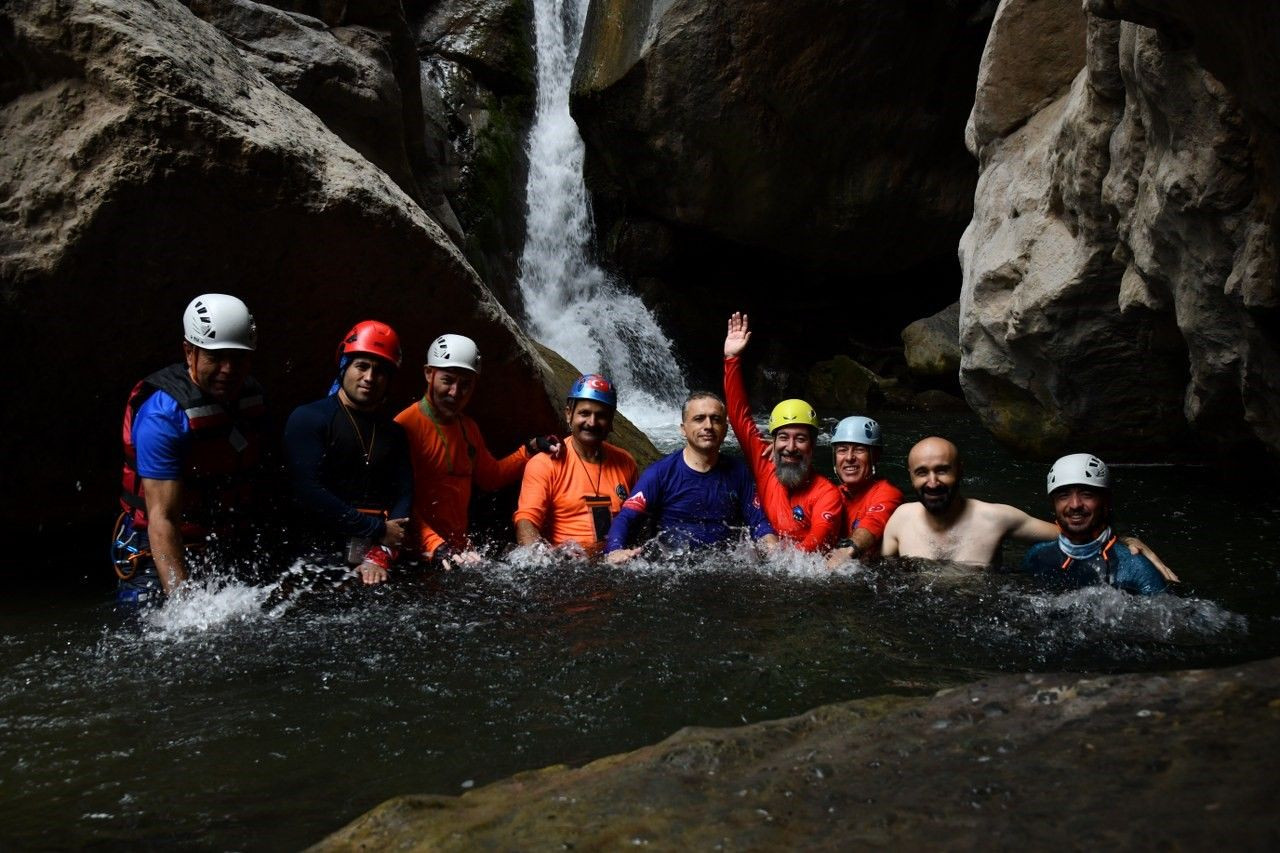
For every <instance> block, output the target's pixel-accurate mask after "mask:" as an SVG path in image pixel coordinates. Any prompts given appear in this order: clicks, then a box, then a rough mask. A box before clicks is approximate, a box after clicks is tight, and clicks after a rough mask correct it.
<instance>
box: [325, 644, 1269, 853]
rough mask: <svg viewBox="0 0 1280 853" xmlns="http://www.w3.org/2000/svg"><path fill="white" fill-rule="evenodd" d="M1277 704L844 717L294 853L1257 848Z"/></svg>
mask: <svg viewBox="0 0 1280 853" xmlns="http://www.w3.org/2000/svg"><path fill="white" fill-rule="evenodd" d="M1278 690H1280V662H1278V661H1277V660H1276V659H1272V660H1267V661H1262V662H1259V663H1252V664H1246V665H1242V666H1233V667H1228V668H1225V669H1221V670H1202V671H1192V672H1180V673H1164V674H1157V675H1149V674H1140V675H1109V676H1102V677H1080V676H1079V675H1069V674H1056V675H1055V674H1042V675H1011V676H1002V677H999V678H992V679H989V680H986V681H979V682H975V683H973V684H968V685H965V686H963V687H958V688H955V689H953V690H945V691H942V692H940V693H939V694H938V695H936V696H933V697H929V698H909V697H902V696H881V697H877V698H873V699H861V700H857V701H854V702H847V703H843V704H840V705H827V706H824V707H822V708H817V709H815V710H813V711H810V712H809V713H806V714H802V715H800V716H797V717H792V718H790V719H785V720H775V721H770V722H765V723H757V724H755V725H751V726H743V727H741V728H736V729H693V728H690V729H683V730H681V731H679V732H677V733H676V734H674V735H672V736H671V737H670V738H668V739H667V740H665V741H663V742H661V743H658V744H655V745H653V746H648V747H644V748H642V749H638V750H636V751H635V752H631V753H626V754H623V755H614V756H609V757H608V758H602V759H600V760H598V761H593V762H592V763H590V764H588V765H586V766H585V767H580V768H574V769H570V768H566V767H563V766H558V767H548V768H545V769H543V770H538V771H531V772H528V773H521V774H518V775H516V776H513V777H511V778H510V779H506V780H503V781H500V782H495V783H493V784H492V785H488V786H485V787H482V788H478V789H476V790H474V791H470V792H468V793H465V794H463V795H462V796H460V797H448V796H430V795H409V796H403V797H397V798H396V799H393V800H389V801H387V802H386V803H383V804H382V805H380V806H378V807H377V808H375V809H373V810H372V811H370V812H368V813H367V814H365V815H363V816H362V817H360V818H358V819H356V820H355V821H353V822H352V823H351V824H350V825H348V826H347V827H345V828H343V829H341V830H339V831H337V832H335V833H334V834H333V835H331V836H329V837H328V838H326V839H325V840H323V841H322V842H320V843H319V844H317V845H316V846H315V847H313V848H311V849H312V850H316V851H328V850H381V849H397V850H476V849H488V850H563V849H570V848H572V849H586V850H597V849H618V848H621V847H623V846H626V847H631V846H648V847H651V848H653V849H659V850H694V849H697V850H705V849H725V850H812V849H820V850H826V849H832V850H835V849H841V850H847V849H861V848H869V847H876V848H885V849H905V850H936V849H946V850H958V849H966V850H967V849H980V848H986V847H990V846H991V845H992V839H998V843H997V845H996V846H998V847H1001V848H1009V849H1013V848H1019V849H1057V848H1062V847H1068V848H1073V849H1074V848H1135V847H1136V848H1144V849H1148V848H1153V849H1191V850H1195V849H1202V848H1208V847H1213V846H1222V845H1226V846H1228V847H1240V848H1244V849H1255V848H1256V849H1261V848H1269V847H1273V846H1274V845H1275V841H1276V822H1275V813H1276V808H1277V807H1278V806H1280V796H1277V793H1276V786H1275V784H1274V775H1275V773H1274V766H1273V765H1274V761H1273V759H1272V757H1271V756H1273V755H1274V753H1275V750H1276V748H1277V746H1280V744H1278V743H1277V741H1278V740H1280V738H1278V737H1277V733H1278V732H1280V727H1277V723H1278V722H1280V706H1278V703H1277V699H1276V695H1277V691H1278Z"/></svg>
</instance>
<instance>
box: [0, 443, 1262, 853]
mask: <svg viewBox="0 0 1280 853" xmlns="http://www.w3.org/2000/svg"><path fill="white" fill-rule="evenodd" d="M882 420H883V421H884V422H885V423H886V425H887V426H886V428H887V430H888V431H889V436H890V439H889V440H890V446H889V448H888V450H887V452H886V457H885V461H884V463H883V464H882V468H884V469H885V470H886V471H888V473H889V475H890V477H891V478H892V479H894V480H895V481H896V482H898V483H899V485H905V478H904V477H903V476H902V473H901V462H900V460H901V459H902V457H903V456H904V455H905V452H906V448H907V447H908V446H909V445H910V443H911V442H913V441H914V440H915V439H916V438H918V437H919V436H920V435H921V434H922V433H921V431H920V429H919V427H918V426H916V425H914V424H912V423H910V422H907V421H905V420H904V421H902V422H900V423H894V422H893V421H892V419H887V418H886V419H882ZM949 426H950V427H951V428H952V430H953V432H952V434H953V435H954V434H955V429H957V427H956V425H955V424H951V425H949ZM958 440H959V441H960V444H961V447H962V448H964V449H966V450H967V451H968V452H969V458H968V464H969V471H970V473H971V474H972V482H971V485H970V488H971V493H972V494H975V495H976V496H980V497H985V498H989V499H1001V500H1005V501H1008V502H1011V503H1015V504H1018V505H1021V506H1025V507H1028V508H1037V507H1039V506H1041V505H1042V502H1044V495H1043V488H1044V486H1043V476H1044V474H1043V466H1042V465H1038V464H1033V463H1023V462H1017V461H1014V460H1010V459H1008V458H1007V457H1006V456H1005V455H1004V454H1003V452H1002V451H1000V450H999V449H998V448H995V447H993V446H991V445H990V444H989V442H987V443H984V442H983V440H982V437H981V435H980V434H978V433H977V432H976V431H974V432H973V434H961V435H959V436H958ZM827 452H828V453H829V451H827ZM895 460H899V461H895ZM824 464H826V462H825V461H824ZM1117 472H1118V476H1122V480H1121V482H1122V484H1123V486H1122V488H1123V489H1124V491H1123V492H1122V495H1121V498H1122V499H1121V508H1122V509H1123V511H1124V522H1125V524H1124V526H1125V527H1126V528H1127V529H1137V530H1138V531H1139V532H1140V533H1141V534H1142V535H1143V536H1145V537H1146V538H1147V539H1148V540H1149V541H1150V542H1151V543H1152V544H1153V545H1155V546H1156V548H1157V549H1158V550H1159V551H1160V553H1161V555H1162V556H1163V557H1164V558H1165V559H1166V560H1167V561H1168V562H1169V563H1170V564H1171V565H1173V566H1174V568H1175V569H1177V570H1178V571H1179V573H1180V574H1181V575H1182V576H1183V578H1184V580H1185V581H1186V583H1185V584H1184V585H1183V587H1182V589H1181V590H1180V595H1179V596H1163V597H1157V598H1154V599H1139V598H1133V597H1129V596H1126V595H1124V594H1123V593H1118V592H1115V591H1113V590H1111V589H1108V588H1095V589H1087V590H1082V591H1077V592H1071V593H1066V594H1046V593H1043V592H1040V591H1038V590H1036V589H1035V588H1033V587H1032V586H1030V585H1029V584H1028V583H1027V581H1026V579H1024V578H1022V577H1020V576H1017V575H1014V574H998V573H994V572H989V573H974V572H971V571H968V570H960V569H957V568H955V567H947V566H938V565H928V564H915V563H903V564H896V565H889V564H883V565H878V566H861V565H857V564H851V565H850V566H848V567H846V568H844V569H841V570H840V571H838V572H835V573H830V572H828V571H826V570H825V569H824V568H823V567H822V564H821V563H820V562H819V561H817V560H816V559H815V558H813V557H809V556H806V555H800V554H794V553H789V554H786V555H783V556H780V557H777V558H770V559H768V560H760V559H759V558H757V557H756V556H755V555H754V553H753V552H752V551H751V549H750V548H749V547H746V546H739V547H738V548H736V549H734V550H731V551H729V552H726V553H718V554H712V555H705V554H704V555H698V556H689V555H666V556H662V557H653V558H647V559H642V560H638V561H636V562H635V563H633V564H630V565H628V566H627V567H626V568H623V569H618V568H609V567H604V566H598V565H596V566H591V565H584V564H580V563H576V562H572V561H565V560H563V559H559V558H557V557H556V556H555V555H552V554H548V553H546V552H542V551H538V550H537V549H521V550H520V551H517V552H515V553H514V554H513V555H512V556H511V557H510V558H507V559H500V558H495V559H494V560H492V561H491V562H490V563H488V564H486V565H484V566H481V567H476V568H469V569H465V570H460V571H457V572H454V573H450V574H447V575H431V576H419V577H414V578H407V579H404V580H402V581H401V582H399V583H398V584H397V585H395V586H388V587H375V588H363V587H361V586H359V585H358V584H354V583H352V579H351V578H350V577H349V576H348V575H347V573H345V572H344V571H343V570H341V569H334V568H323V567H311V566H307V565H305V564H298V565H296V566H294V567H292V568H291V570H290V571H289V572H288V573H287V574H286V575H285V577H284V579H283V580H282V583H281V584H280V585H279V586H275V587H272V586H267V587H250V586H243V585H237V584H231V585H226V586H218V585H216V584H210V585H206V586H204V587H201V588H198V589H196V590H193V591H192V592H191V594H190V595H188V596H187V597H186V598H185V599H184V600H182V601H175V602H171V603H170V604H169V605H167V606H166V607H165V608H163V609H162V610H158V611H153V612H150V613H146V614H143V615H141V616H135V617H132V618H124V617H121V616H118V615H115V614H113V613H112V611H111V610H110V606H109V604H107V603H105V598H106V596H105V595H104V596H102V598H101V599H99V600H94V601H81V602H77V601H68V600H65V599H61V598H58V597H57V596H55V595H54V594H44V595H36V594H32V595H28V596H26V597H15V596H10V597H8V598H7V599H5V600H4V601H3V603H0V612H2V613H3V619H2V621H0V625H2V626H3V627H2V628H0V786H2V790H3V791H4V796H3V797H0V847H6V848H8V847H21V848H29V847H47V846H55V847H77V846H86V845H91V844H104V845H108V846H125V845H129V846H136V845H138V844H151V845H157V846H159V845H164V846H180V847H195V848H202V849H203V848H219V849H227V848H235V849H280V848H296V847H299V846H302V845H304V844H306V843H308V842H311V841H315V840H317V839H318V838H319V837H320V836H321V835H323V834H324V833H326V832H328V831H330V830H332V829H334V828H336V827H338V826H340V825H341V824H343V823H344V822H346V821H348V820H350V819H352V818H354V817H355V816H356V815H358V814H359V813H361V812H362V811H364V810H366V809H368V808H370V807H372V806H374V805H376V804H377V803H378V802H380V801H382V800H384V799H386V798H387V797H390V796H394V795H396V794H401V793H409V792H436V793H461V792H462V791H463V790H464V789H465V787H469V786H472V785H483V784H485V783H487V782H490V781H493V780H495V779H498V778H501V777H504V776H507V775H509V774H511V773H513V772H516V771H519V770H525V769H530V768H535V767H541V766H545V765H548V764H555V763H570V764H576V763H581V762H585V761H588V760H590V759H592V758H595V757H598V756H601V755H605V754H608V753H612V752H617V751H620V750H626V749H631V748H634V747H637V746H640V745H642V744H646V743H651V742H653V741H656V740H658V739H660V738H662V737H665V736H666V735H668V734H670V733H672V732H673V731H675V730H676V729H678V728H680V727H682V726H685V725H716V726H722V725H734V724H740V723H743V722H753V721H757V720H762V719H769V718H775V717H780V716H786V715H790V714H795V713H799V712H800V711H803V710H805V709H807V708H810V707H812V706H814V705H818V704H821V703H824V702H833V701H839V700H844V699H851V698H857V697H860V696H869V695H876V694H880V693H885V692H897V693H903V692H912V693H926V692H930V691H933V690H936V689H938V688H939V687H943V686H947V685H952V684H956V683H960V682H964V681H968V680H972V679H975V678H981V677H984V676H986V675H989V674H991V673H996V672H1016V671H1024V670H1029V669H1030V670H1045V671H1048V670H1058V669H1070V670H1077V671H1099V670H1103V671H1117V670H1133V669H1144V670H1153V669H1172V668H1183V667H1198V666H1209V665H1215V664H1220V663H1225V662H1229V661H1237V660H1244V659H1250V658H1256V657H1262V656H1265V655H1272V654H1276V653H1277V650H1280V627H1278V624H1277V621H1276V617H1275V616H1274V613H1275V612H1276V604H1277V602H1278V601H1280V594H1278V591H1280V582H1278V581H1277V573H1276V567H1277V563H1278V561H1277V553H1278V550H1280V549H1278V547H1277V545H1276V543H1277V542H1280V536H1277V535H1276V534H1277V532H1278V531H1277V528H1280V522H1278V519H1277V515H1276V512H1275V510H1274V509H1272V508H1271V506H1270V505H1269V504H1267V503H1264V502H1261V501H1257V500H1254V499H1253V498H1251V497H1250V496H1248V495H1239V494H1235V493H1234V492H1233V491H1232V489H1231V488H1230V487H1226V486H1222V485H1215V483H1214V481H1213V480H1212V479H1208V478H1206V477H1204V476H1202V474H1203V473H1204V472H1197V471H1195V470H1192V471H1188V470H1186V469H1161V468H1154V469H1147V468H1144V469H1125V468H1123V467H1120V468H1118V469H1117ZM1204 507H1211V508H1212V509H1213V511H1212V512H1206V511H1204ZM1206 543H1212V546H1213V547H1212V549H1209V547H1208V546H1207V545H1206ZM1008 563H1009V565H1016V549H1014V550H1012V551H1011V552H1010V559H1009V561H1008ZM104 570H105V567H104Z"/></svg>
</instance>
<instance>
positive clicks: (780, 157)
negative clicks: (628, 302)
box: [571, 0, 991, 382]
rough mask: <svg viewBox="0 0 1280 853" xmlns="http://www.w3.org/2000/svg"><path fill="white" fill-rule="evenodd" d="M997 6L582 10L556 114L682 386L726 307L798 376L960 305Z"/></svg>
mask: <svg viewBox="0 0 1280 853" xmlns="http://www.w3.org/2000/svg"><path fill="white" fill-rule="evenodd" d="M990 13H991V5H990V4H989V3H985V2H981V1H980V0H962V2H949V1H948V0H931V2H927V3H924V4H919V3H917V4H897V3H883V2H877V0H858V2H846V3H837V4H832V3H826V2H819V0H795V1H794V2H785V3H780V2H776V0H742V2H732V3H727V2H714V3H707V2H704V0H643V2H629V1H628V2H624V0H600V2H593V3H592V4H591V7H590V13H589V15H588V18H587V21H586V26H585V29H584V34H583V40H582V50H581V52H580V53H579V56H578V64H577V67H576V69H575V74H574V82H573V92H572V103H571V106H572V110H573V115H574V118H575V119H576V120H577V122H578V125H579V128H580V129H581V131H582V135H583V139H584V141H585V143H586V146H587V162H586V178H587V183H588V186H589V188H590V189H591V192H592V195H593V199H594V202H595V213H596V221H597V223H598V225H599V227H600V231H601V234H602V246H603V247H604V250H605V260H606V262H607V263H608V264H609V265H610V266H611V267H612V268H614V269H615V270H616V271H618V272H619V273H620V274H621V275H622V277H623V278H625V279H626V280H627V281H629V282H639V283H640V284H641V286H642V291H643V292H644V293H645V297H646V299H648V300H649V301H650V303H651V304H654V305H656V306H658V310H659V315H660V318H661V319H662V320H663V322H664V325H665V326H666V327H667V328H669V329H671V330H673V332H674V335H673V337H674V338H675V339H676V340H677V342H678V343H679V344H680V345H681V347H682V348H683V349H684V350H685V354H686V355H687V356H688V357H689V359H690V367H691V369H692V370H693V372H694V373H695V378H697V379H698V380H700V381H703V382H706V381H709V380H712V379H714V376H710V375H709V376H702V375H698V374H699V371H700V370H702V369H703V367H702V366H703V365H710V366H711V370H710V371H709V372H710V373H712V374H713V373H714V367H715V365H716V363H717V362H718V359H717V358H716V352H717V347H718V346H719V341H718V339H719V338H721V337H722V336H723V323H724V317H725V316H726V315H727V314H728V313H729V312H731V311H732V310H735V309H738V310H746V311H748V312H750V313H752V315H753V316H755V317H758V318H760V320H761V321H762V323H763V324H764V325H762V326H761V330H762V331H763V332H765V333H766V334H767V335H769V336H784V337H785V338H786V339H787V340H788V341H789V346H788V348H787V350H786V351H785V352H784V353H783V357H784V359H786V361H787V364H786V366H787V367H788V369H791V370H797V369H801V367H802V366H803V365H807V364H809V363H812V362H813V361H817V360H821V359H825V358H830V357H832V356H834V355H836V354H838V353H841V352H849V351H851V350H852V349H853V348H854V346H855V345H856V343H858V342H872V343H878V344H889V343H895V340H894V338H895V337H896V331H897V330H898V329H900V328H901V327H902V326H903V325H905V323H906V322H908V321H910V320H911V319H914V318H915V317H918V316H919V312H920V311H921V309H922V308H924V309H927V310H937V309H938V308H941V307H943V306H944V305H947V304H949V303H951V302H954V301H955V294H956V290H957V287H958V283H959V276H958V271H957V269H956V267H955V262H954V255H953V252H954V246H955V241H956V240H957V239H958V237H959V235H960V233H961V231H962V229H963V227H964V223H965V222H966V221H967V220H968V218H969V216H970V212H971V210H972V199H973V186H974V175H973V169H972V164H971V161H969V159H968V157H967V155H966V154H965V152H964V147H963V143H962V137H963V128H964V123H965V119H966V117H967V114H968V107H969V104H970V102H971V101H970V99H971V97H972V81H973V79H974V75H975V73H976V68H977V63H978V58H979V56H980V54H981V51H982V44H983V41H984V39H985V35H986V29H987V26H988V24H989V21H990ZM784 289H785V291H786V293H785V294H783V293H782V291H783V290H784ZM766 314H767V316H766ZM855 317H856V321H854V320H855ZM870 318H874V320H872V319H870ZM855 339H856V340H855Z"/></svg>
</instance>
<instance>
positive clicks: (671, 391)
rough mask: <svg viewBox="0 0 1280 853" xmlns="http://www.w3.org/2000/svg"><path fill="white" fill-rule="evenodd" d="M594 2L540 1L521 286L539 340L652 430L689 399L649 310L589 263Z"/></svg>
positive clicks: (673, 419)
mask: <svg viewBox="0 0 1280 853" xmlns="http://www.w3.org/2000/svg"><path fill="white" fill-rule="evenodd" d="M586 6H587V0H561V2H557V0H535V3H534V31H535V38H536V50H537V69H538V70H537V74H538V102H537V109H536V112H535V115H534V123H533V128H532V130H531V132H530V135H529V183H528V189H527V195H526V199H527V210H528V220H527V228H528V233H527V234H526V237H525V246H524V252H523V254H522V255H521V258H520V289H521V292H522V294H523V296H524V303H525V309H526V311H527V313H528V319H529V323H530V326H531V329H530V331H531V332H532V334H533V336H534V337H536V338H537V339H538V340H539V341H541V342H542V343H544V344H546V345H547V346H548V347H550V348H551V349H553V350H555V351H556V352H558V353H560V354H561V355H563V356H564V357H565V358H566V359H568V360H569V362H570V363H571V364H573V365H574V366H575V367H577V368H578V369H579V370H584V371H594V372H600V373H604V374H605V375H607V376H608V377H609V378H610V379H612V380H613V381H614V382H615V383H616V384H617V385H618V389H619V392H620V400H619V406H618V407H619V409H620V410H621V411H622V413H623V414H625V415H626V416H627V417H628V418H630V419H631V420H632V421H633V422H634V423H635V424H636V425H637V426H638V427H639V428H640V429H642V430H644V431H645V432H646V433H647V432H650V431H651V430H655V429H659V428H662V427H663V426H664V425H666V424H677V423H679V404H680V401H681V400H682V399H683V398H684V396H685V394H687V393H688V392H687V390H686V388H685V383H684V378H683V376H682V375H681V372H680V368H679V365H678V364H677V363H676V359H675V354H674V349H673V347H672V345H671V341H670V340H669V339H668V338H667V336H666V335H665V334H664V333H663V332H662V329H661V328H659V327H658V324H657V322H656V321H655V320H654V318H653V316H652V315H651V314H650V313H649V310H648V309H647V308H646V307H645V305H644V303H643V302H642V301H641V300H640V299H639V298H638V297H637V296H635V295H634V294H631V293H627V292H625V291H623V290H622V289H621V288H619V287H618V286H617V284H616V283H615V282H613V281H611V280H610V278H609V276H608V275H607V274H606V273H605V272H604V270H602V269H600V268H599V267H598V266H597V265H596V264H595V263H594V262H593V261H592V260H591V252H590V249H591V243H592V240H593V231H594V229H593V224H592V221H591V211H590V206H589V200H588V196H587V188H586V184H585V183H584V182H583V179H582V163H583V159H584V156H585V149H584V147H583V144H582V137H581V136H580V135H579V134H578V127H577V125H576V124H574V121H573V118H572V117H571V116H570V115H569V84H570V81H571V79H572V77H573V64H574V60H575V59H576V57H577V54H578V46H579V43H580V41H581V38H582V24H583V20H584V19H585V17H586Z"/></svg>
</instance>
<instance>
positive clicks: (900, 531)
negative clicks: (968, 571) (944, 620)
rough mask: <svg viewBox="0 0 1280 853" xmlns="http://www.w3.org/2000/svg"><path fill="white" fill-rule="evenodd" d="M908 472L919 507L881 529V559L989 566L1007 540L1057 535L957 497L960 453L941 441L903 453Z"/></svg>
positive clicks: (1018, 515) (1042, 524)
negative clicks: (882, 557) (891, 558)
mask: <svg viewBox="0 0 1280 853" xmlns="http://www.w3.org/2000/svg"><path fill="white" fill-rule="evenodd" d="M907 473H908V474H909V475H910V476H911V485H912V486H913V487H914V488H915V490H916V494H917V495H919V496H920V502H919V503H908V504H903V505H902V506H900V507H898V510H897V511H896V512H895V513H894V514H893V517H892V518H890V519H889V523H888V525H886V526H885V530H884V542H883V544H882V545H881V553H882V554H883V555H884V556H886V557H893V556H901V557H923V558H924V559H926V560H945V561H948V562H953V563H972V564H974V565H979V566H989V565H991V564H993V563H996V562H997V561H998V560H997V558H998V556H999V554H1000V546H1001V544H1002V543H1003V542H1004V540H1005V539H1006V538H1008V537H1013V538H1015V539H1022V540H1025V541H1028V542H1043V541H1045V540H1048V539H1053V538H1054V537H1055V536H1057V535H1058V529H1057V528H1056V527H1054V526H1053V525H1052V524H1050V523H1049V522H1047V521H1041V520H1039V519H1037V518H1032V517H1031V516H1029V515H1027V514H1026V513H1025V512H1023V511H1022V510H1020V509H1017V508H1016V507H1011V506H1008V505H1007V504H992V503H987V502H986V501H980V500H976V499H974V498H966V497H965V496H964V495H962V494H960V479H961V476H962V474H963V469H962V466H961V464H960V451H959V450H957V449H956V446H955V445H954V444H952V443H951V442H949V441H947V440H946V439H945V438H938V437H936V436H934V437H931V438H926V439H924V440H923V441H921V442H919V443H917V444H916V446H915V447H913V448H911V452H910V453H909V454H907Z"/></svg>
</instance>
